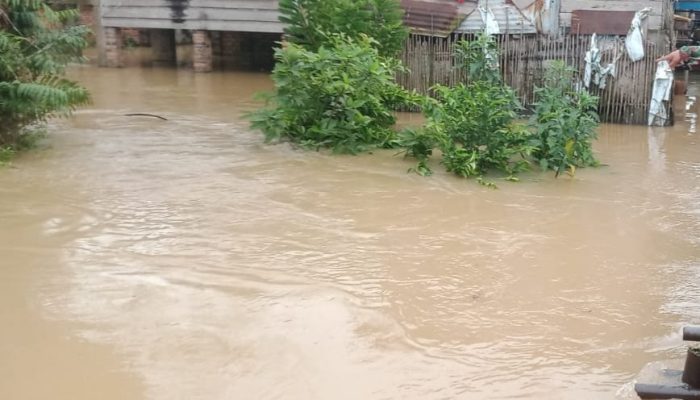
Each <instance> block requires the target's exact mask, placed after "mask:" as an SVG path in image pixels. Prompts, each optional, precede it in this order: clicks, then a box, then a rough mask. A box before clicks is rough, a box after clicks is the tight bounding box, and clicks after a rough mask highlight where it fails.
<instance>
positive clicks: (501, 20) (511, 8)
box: [456, 0, 537, 34]
mask: <svg viewBox="0 0 700 400" xmlns="http://www.w3.org/2000/svg"><path fill="white" fill-rule="evenodd" d="M488 8H489V9H491V12H493V15H494V17H496V21H497V22H498V26H499V28H500V30H501V33H504V34H505V33H511V34H518V33H537V27H536V26H535V24H534V23H533V21H531V20H530V19H528V18H526V17H525V15H523V13H522V12H520V9H518V7H516V6H515V5H514V4H511V2H510V1H508V0H489V2H488ZM483 30H484V21H483V20H482V19H481V13H480V12H479V10H478V9H476V8H475V9H474V11H472V12H471V13H470V14H469V15H467V17H466V18H465V19H464V20H463V21H462V23H461V24H460V26H459V28H457V30H456V32H458V33H474V32H481V31H483Z"/></svg>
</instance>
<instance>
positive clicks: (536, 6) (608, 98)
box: [397, 0, 675, 124]
mask: <svg viewBox="0 0 700 400" xmlns="http://www.w3.org/2000/svg"><path fill="white" fill-rule="evenodd" d="M402 4H403V6H404V8H405V9H406V17H405V20H406V23H407V24H408V25H409V26H411V27H412V35H411V37H410V38H409V40H408V41H407V44H406V48H405V50H404V52H403V54H402V61H403V62H404V64H405V65H406V66H407V67H408V69H409V71H410V72H409V73H406V74H401V75H400V76H398V77H397V80H398V82H399V83H400V84H401V85H403V86H404V87H406V88H409V89H416V90H417V91H418V92H420V93H423V94H428V93H429V92H430V90H429V89H430V88H431V87H432V86H433V85H435V84H438V83H439V84H443V85H455V84H458V83H460V82H465V81H466V79H467V77H466V73H465V71H463V70H460V69H459V68H456V61H455V58H454V46H455V44H456V43H457V42H458V41H460V40H463V39H470V38H473V37H474V35H475V34H476V33H478V32H481V31H483V30H484V29H485V28H487V26H488V29H491V30H493V27H494V25H495V26H497V32H495V38H496V41H497V43H498V47H499V49H500V54H501V56H500V66H501V72H502V73H503V77H504V81H505V82H506V83H507V84H508V85H510V86H512V87H513V88H514V89H515V90H516V92H517V93H518V95H519V96H520V99H521V101H522V103H523V105H524V106H526V107H528V108H529V107H532V105H533V103H534V102H535V98H534V92H535V88H536V87H538V86H540V85H541V84H542V82H543V78H544V72H545V69H546V67H547V65H548V64H550V63H551V62H552V61H554V60H563V61H565V62H566V63H567V64H568V65H570V66H572V67H574V68H575V69H576V70H577V71H579V77H582V74H583V71H584V68H585V64H586V62H585V56H586V52H587V51H588V50H589V48H590V45H591V39H592V34H593V33H596V34H597V37H598V41H597V44H598V48H599V49H600V53H601V64H603V65H608V64H611V63H612V64H614V65H615V68H614V70H615V74H614V76H613V77H610V78H608V79H607V84H606V86H605V87H604V88H600V87H597V86H595V87H594V86H593V85H592V86H591V89H590V91H591V92H592V93H593V94H594V95H597V96H599V97H600V103H599V112H600V116H601V120H602V121H603V122H610V123H626V124H645V123H646V122H647V114H648V112H649V106H650V99H651V92H652V87H653V82H654V76H655V72H656V61H655V60H656V59H657V58H658V57H661V56H662V55H664V54H666V53H668V52H669V51H670V50H671V48H672V45H673V43H674V42H675V38H674V34H673V29H672V27H673V2H672V1H670V0H644V1H635V2H630V1H614V0H589V1H567V0H536V1H531V0H530V1H525V0H523V1H519V0H489V1H482V2H481V5H482V7H481V8H480V7H478V5H477V3H476V2H471V3H470V2H465V3H462V4H459V3H458V2H456V1H447V0H444V1H417V0H403V1H402ZM645 7H650V8H651V10H650V11H651V12H650V14H649V17H648V18H646V19H645V20H644V23H643V25H642V28H643V33H644V38H645V43H644V48H645V56H644V58H643V59H642V60H641V61H637V62H632V60H631V59H630V58H629V57H628V55H627V53H626V50H625V45H624V42H625V36H626V35H627V33H628V30H629V28H630V24H631V22H632V18H633V17H634V14H635V12H637V11H640V10H641V9H643V8H645ZM668 107H669V109H670V105H668Z"/></svg>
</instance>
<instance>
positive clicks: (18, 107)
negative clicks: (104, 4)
mask: <svg viewBox="0 0 700 400" xmlns="http://www.w3.org/2000/svg"><path fill="white" fill-rule="evenodd" d="M76 17H77V13H76V12H75V11H73V10H67V11H54V10H52V9H51V8H50V7H49V6H47V5H46V4H45V2H43V1H39V0H32V1H26V0H0V148H2V152H3V154H4V156H3V157H5V156H7V155H8V154H10V153H12V152H14V151H15V150H17V149H21V148H23V147H26V146H27V145H28V144H29V143H30V142H31V140H30V139H31V138H29V137H28V133H27V132H31V131H32V130H30V129H28V128H33V127H34V126H35V125H36V124H37V123H40V122H43V121H45V120H46V119H47V118H49V117H51V116H56V115H65V114H67V113H69V112H70V111H72V110H73V109H74V108H75V107H76V106H77V105H80V104H83V103H85V102H87V100H88V93H87V91H86V90H85V89H83V88H81V87H80V86H78V85H77V84H76V83H75V82H72V81H69V80H66V79H64V78H63V71H64V68H65V66H66V65H67V64H68V63H69V62H72V61H76V60H80V59H81V51H82V49H83V48H84V47H85V46H86V45H87V42H86V39H85V38H86V35H87V33H88V29H87V28H86V27H84V26H65V25H64V23H66V22H70V21H72V20H73V19H75V18H76Z"/></svg>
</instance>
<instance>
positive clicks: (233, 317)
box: [0, 66, 700, 400]
mask: <svg viewBox="0 0 700 400" xmlns="http://www.w3.org/2000/svg"><path fill="white" fill-rule="evenodd" d="M73 75H74V76H75V77H76V78H78V79H79V80H80V81H81V82H83V83H84V84H85V85H87V86H88V87H89V88H90V89H91V90H92V92H93V94H94V104H92V105H91V106H90V107H87V108H85V109H83V110H81V111H79V112H78V113H77V114H76V115H75V117H74V118H72V119H70V120H63V121H58V122H56V123H54V124H52V127H51V132H50V138H49V139H48V140H47V147H46V148H43V149H40V150H38V151H35V152H31V153H28V154H25V155H23V156H22V157H20V158H19V159H18V160H17V161H16V163H15V164H14V167H11V168H4V169H2V170H0V224H1V225H0V254H2V257H1V258H0V318H1V319H0V321H2V322H1V323H2V325H1V328H0V399H9V400H14V399H22V400H24V399H53V400H63V399H66V400H68V399H70V400H75V399H97V398H99V399H164V400H172V399H207V400H209V399H612V398H622V399H626V398H634V396H633V394H632V390H631V382H632V381H633V379H634V377H635V375H636V374H637V372H638V371H639V370H640V369H641V368H642V367H643V365H644V364H645V363H647V362H650V361H656V360H664V359H673V358H679V357H681V356H682V354H683V343H682V342H681V339H680V334H679V328H680V327H681V326H682V325H684V324H687V323H700V261H699V258H700V247H699V245H700V237H699V236H698V231H699V230H700V147H699V146H700V143H699V140H698V139H699V138H698V134H697V133H696V132H695V120H696V112H697V108H698V106H697V105H695V104H694V103H692V102H690V103H689V105H688V107H687V110H684V109H683V107H682V105H681V106H680V107H679V108H678V113H680V116H679V118H678V119H679V122H678V124H677V126H676V127H674V128H669V129H660V128H655V129H649V128H646V127H632V126H604V127H603V128H602V129H601V137H600V141H599V142H598V143H597V151H598V153H599V156H600V159H601V160H602V161H603V162H604V163H606V164H609V166H606V167H602V168H598V169H587V170H581V171H579V173H578V174H577V176H576V178H575V179H568V178H563V179H558V180H555V179H554V178H553V176H552V174H550V173H546V174H539V173H532V174H528V175H525V176H524V177H523V181H522V182H520V183H507V182H503V183H499V185H500V189H499V190H489V189H486V188H483V187H481V186H479V185H478V184H476V183H475V182H473V181H467V182H465V181H463V180H459V179H456V178H453V177H451V176H449V175H447V174H445V173H442V172H438V173H437V174H436V175H435V176H433V177H430V178H422V177H419V176H416V175H412V174H406V170H407V168H408V167H410V166H411V163H410V162H409V161H405V160H403V159H402V158H401V157H396V156H394V153H393V152H377V153H375V154H371V155H361V156H356V157H352V156H331V155H327V154H322V153H314V152H302V151H295V150H292V149H290V148H289V147H288V146H286V145H276V146H269V145H265V144H263V143H262V140H261V135H260V134H258V133H256V132H252V131H250V130H249V129H248V127H247V122H246V121H245V120H244V119H243V118H242V117H241V116H240V114H241V113H242V112H245V111H247V110H251V109H254V108H255V107H256V103H254V102H253V100H251V96H252V94H253V93H255V92H256V91H259V90H263V89H267V88H269V87H270V86H271V84H270V81H269V78H268V77H267V76H266V75H264V74H254V73H232V72H215V73H212V74H204V75H194V74H192V73H191V72H190V71H187V70H182V71H176V70H174V69H151V68H126V69H119V70H117V69H96V68H93V67H87V66H86V67H82V68H78V69H76V70H75V71H73ZM690 91H691V93H700V82H697V83H695V84H694V85H691V88H690ZM682 100H683V99H681V101H682ZM131 112H149V113H155V114H159V115H162V116H164V117H167V118H168V121H160V120H156V119H152V118H141V117H125V116H124V114H126V113H131ZM684 116H685V117H684ZM439 170H440V169H439V167H438V166H436V171H439Z"/></svg>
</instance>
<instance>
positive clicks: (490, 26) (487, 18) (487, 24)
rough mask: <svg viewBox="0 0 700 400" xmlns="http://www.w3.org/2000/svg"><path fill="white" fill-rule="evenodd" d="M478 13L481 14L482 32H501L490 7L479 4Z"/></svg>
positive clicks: (495, 33) (491, 33)
mask: <svg viewBox="0 0 700 400" xmlns="http://www.w3.org/2000/svg"><path fill="white" fill-rule="evenodd" d="M479 13H480V14H481V20H482V21H483V22H484V33H486V34H487V35H498V34H499V33H501V28H500V27H499V26H498V21H496V16H495V15H493V11H491V9H490V8H488V7H484V6H481V5H480V6H479Z"/></svg>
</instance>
